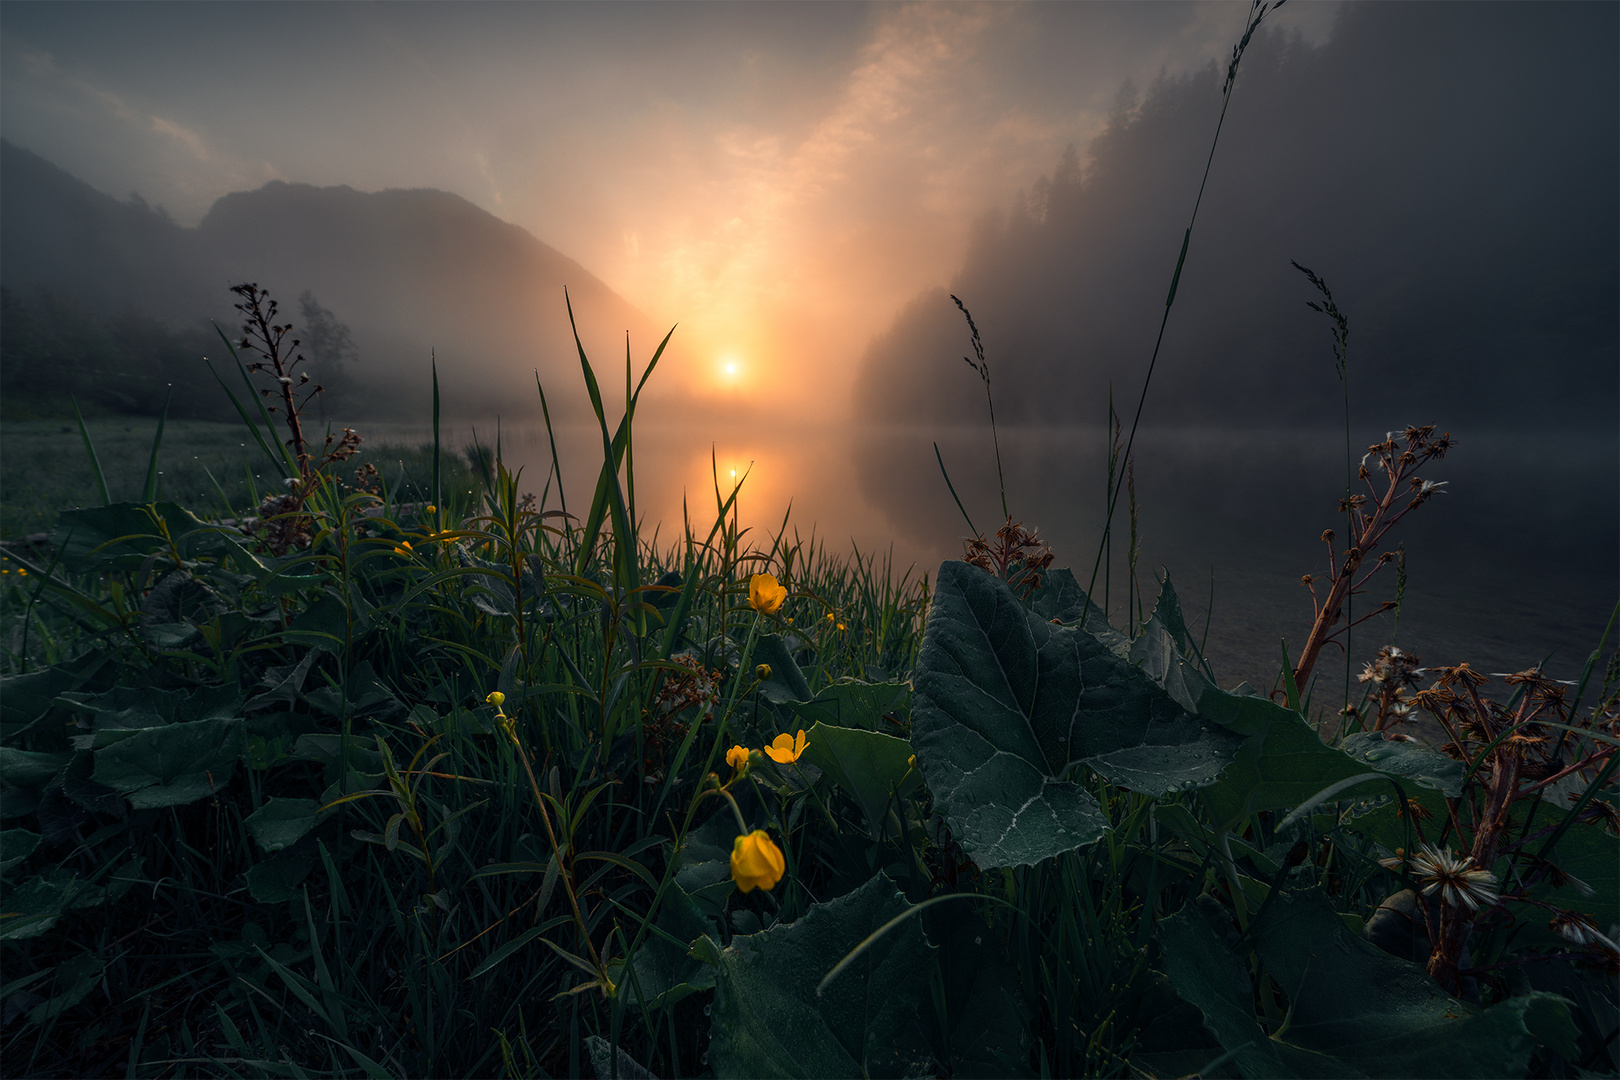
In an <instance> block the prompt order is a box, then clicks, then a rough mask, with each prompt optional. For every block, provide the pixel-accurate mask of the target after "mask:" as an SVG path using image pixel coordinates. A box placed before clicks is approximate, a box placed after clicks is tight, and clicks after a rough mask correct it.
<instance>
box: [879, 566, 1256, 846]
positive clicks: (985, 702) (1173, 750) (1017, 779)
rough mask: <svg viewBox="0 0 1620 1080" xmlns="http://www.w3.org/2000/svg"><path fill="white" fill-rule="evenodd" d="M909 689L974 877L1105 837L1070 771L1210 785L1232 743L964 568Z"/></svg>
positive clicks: (951, 584)
mask: <svg viewBox="0 0 1620 1080" xmlns="http://www.w3.org/2000/svg"><path fill="white" fill-rule="evenodd" d="M913 684H914V686H915V688H916V690H915V699H914V701H913V705H912V739H911V742H912V745H913V746H914V747H915V748H916V751H917V761H918V763H919V766H920V767H921V769H922V772H923V776H924V778H925V779H926V780H927V782H928V787H929V790H930V791H932V792H933V794H934V800H935V805H936V807H937V808H939V810H940V812H941V813H942V814H944V816H945V819H946V821H947V822H949V824H950V826H951V830H952V832H953V833H955V834H956V836H957V838H958V839H959V840H960V841H961V843H962V846H963V847H964V848H965V849H966V850H967V851H968V853H969V854H970V855H971V856H972V858H973V860H974V861H975V862H976V863H978V864H979V865H980V866H986V867H993V866H1009V865H1024V864H1030V863H1035V862H1038V861H1040V860H1041V859H1044V858H1047V857H1048V856H1051V855H1056V854H1059V853H1060V852H1064V851H1070V850H1073V849H1074V848H1077V847H1080V846H1082V845H1085V844H1088V843H1090V842H1091V841H1093V840H1095V839H1096V838H1097V837H1098V836H1100V835H1101V834H1102V829H1103V826H1104V819H1103V816H1102V813H1101V811H1100V810H1099V808H1098V806H1097V804H1096V800H1095V799H1094V798H1092V796H1091V795H1090V794H1089V793H1088V792H1087V791H1085V790H1084V789H1082V788H1081V787H1080V786H1079V785H1078V784H1076V783H1075V782H1073V780H1072V779H1071V777H1072V776H1074V775H1075V771H1076V767H1077V766H1080V765H1084V766H1087V767H1089V768H1091V769H1093V770H1095V771H1096V772H1097V773H1099V774H1100V775H1102V776H1103V777H1104V778H1105V779H1107V780H1108V781H1109V782H1111V783H1113V784H1116V785H1119V786H1121V787H1127V788H1130V789H1132V790H1135V791H1140V792H1143V793H1145V794H1150V795H1163V794H1166V793H1168V792H1171V791H1180V790H1191V789H1194V788H1199V787H1203V786H1206V785H1208V784H1211V783H1213V782H1214V781H1215V780H1216V778H1217V777H1218V776H1219V774H1220V770H1221V768H1222V766H1223V765H1225V763H1226V762H1227V761H1228V760H1230V758H1231V756H1232V754H1233V752H1234V751H1235V750H1236V748H1237V745H1238V742H1239V740H1238V739H1237V738H1235V737H1234V736H1233V735H1232V734H1231V733H1229V732H1227V731H1225V730H1222V729H1221V728H1220V727H1219V726H1217V725H1214V724H1208V723H1200V722H1199V721H1198V720H1197V719H1196V718H1194V717H1192V716H1190V715H1188V713H1187V712H1186V710H1185V709H1183V708H1182V707H1181V706H1180V705H1178V704H1177V703H1176V702H1175V701H1173V700H1172V699H1171V697H1170V695H1169V694H1167V693H1166V692H1165V691H1164V690H1163V689H1162V688H1161V687H1159V686H1158V685H1156V684H1155V683H1154V682H1153V680H1151V679H1150V678H1148V676H1147V675H1145V674H1143V672H1141V671H1140V670H1138V669H1137V668H1136V667H1135V666H1133V665H1132V664H1131V663H1130V662H1129V661H1128V660H1126V659H1125V658H1123V657H1122V656H1120V655H1119V654H1118V652H1116V651H1115V650H1114V649H1113V648H1111V647H1110V645H1109V643H1108V642H1107V641H1104V640H1103V639H1101V638H1099V637H1098V636H1096V635H1095V634H1093V633H1091V632H1089V631H1087V630H1086V629H1084V628H1082V627H1079V626H1066V625H1062V624H1060V623H1054V622H1052V621H1050V620H1049V619H1047V618H1043V617H1042V616H1041V615H1040V614H1038V613H1036V612H1034V611H1031V610H1028V609H1026V608H1025V607H1024V606H1023V605H1022V604H1021V603H1020V602H1019V601H1018V599H1017V598H1016V597H1015V596H1014V595H1013V593H1012V591H1011V590H1010V589H1008V587H1007V586H1006V584H1005V583H1003V582H1002V581H1000V580H999V579H997V578H995V577H993V576H991V575H989V574H987V573H984V572H983V571H981V570H978V569H975V568H974V567H971V566H969V565H967V564H966V563H959V562H948V563H945V564H943V565H942V566H941V567H940V572H939V582H938V586H937V588H936V589H935V592H934V599H933V606H932V607H931V609H930V611H929V616H928V628H927V632H926V633H925V635H924V637H923V645H922V652H921V654H920V656H919V658H918V661H917V670H916V674H915V676H914V678H913Z"/></svg>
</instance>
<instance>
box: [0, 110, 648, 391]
mask: <svg viewBox="0 0 1620 1080" xmlns="http://www.w3.org/2000/svg"><path fill="white" fill-rule="evenodd" d="M0 238H3V245H4V247H3V253H4V257H3V259H0V281H3V283H4V284H5V286H6V287H7V288H9V289H12V290H13V291H17V292H21V291H25V290H30V289H34V288H43V289H47V290H50V291H52V292H55V293H58V294H62V295H66V296H71V297H73V298H75V299H76V300H78V301H79V302H80V303H81V304H82V305H84V306H85V307H87V308H89V309H90V310H93V311H100V312H105V313H108V314H112V313H116V312H119V311H123V310H134V311H138V312H141V313H142V314H146V315H149V316H152V317H155V318H159V319H162V320H165V321H168V322H170V323H174V324H177V325H180V324H194V323H196V322H197V321H199V320H203V319H208V318H212V319H214V320H216V321H217V322H219V324H220V325H221V326H222V327H224V328H225V329H226V332H227V333H232V334H234V332H235V326H236V322H237V319H236V317H235V315H236V313H235V312H234V311H233V310H232V308H231V304H232V302H233V301H234V300H235V299H236V298H235V297H233V296H232V295H230V293H229V292H228V288H229V286H230V285H231V284H235V283H237V282H241V281H254V282H257V283H258V284H259V285H261V286H263V287H264V288H267V289H269V290H270V291H271V294H272V295H273V296H274V297H275V298H276V299H278V300H279V301H280V302H281V305H282V315H283V317H286V318H290V319H292V320H293V321H295V322H296V320H297V314H298V303H297V298H298V297H299V295H300V294H301V293H303V292H304V291H305V290H309V291H311V292H313V293H314V295H315V297H316V298H317V299H318V301H319V302H320V303H321V305H322V306H324V307H326V308H328V309H330V310H331V311H332V312H333V313H334V314H335V315H336V317H337V318H338V319H339V320H341V321H342V322H344V323H346V324H347V325H348V326H349V328H350V329H351V331H352V332H353V338H354V343H355V346H356V348H357V350H358V353H359V361H358V362H357V363H356V364H355V365H354V367H353V375H354V378H355V380H356V381H357V382H358V383H359V386H360V394H361V397H362V398H363V402H364V404H363V405H362V407H361V411H363V412H365V413H370V414H386V413H401V414H403V415H406V416H408V417H410V418H412V419H416V418H419V417H421V416H422V415H424V414H423V412H422V406H423V405H424V404H425V402H426V401H427V400H428V397H429V395H430V393H431V382H430V376H429V358H430V355H433V354H435V353H436V356H437V360H438V367H439V376H440V380H441V384H442V386H443V388H444V394H445V397H446V401H447V403H448V404H449V405H450V407H452V408H454V409H456V410H457V411H459V412H464V413H469V414H476V413H488V412H503V413H504V414H505V415H507V416H513V415H517V416H522V415H526V414H529V413H538V411H539V400H538V396H537V395H536V394H535V393H534V381H533V380H534V375H533V372H534V370H535V369H538V370H539V372H540V374H541V376H542V378H544V379H545V380H546V382H547V384H548V389H549V386H550V385H552V384H553V383H557V384H565V385H567V386H568V387H569V388H572V387H573V386H575V385H576V384H577V380H578V378H579V375H578V371H579V368H578V359H577V353H576V352H575V350H574V344H573V337H572V334H571V332H570V330H569V322H568V313H567V309H566V307H565V306H564V303H563V290H564V288H565V287H566V288H567V289H568V293H569V296H570V297H571V298H572V301H573V307H574V312H575V315H576V316H577V318H578V319H579V323H580V334H581V337H582V339H583V340H584V342H585V345H586V349H587V352H589V353H590V354H591V355H592V357H593V358H600V359H599V360H598V361H597V362H598V363H606V362H611V358H613V357H615V356H617V355H622V352H623V349H624V335H625V333H626V332H627V331H628V332H629V333H630V337H631V344H632V348H633V350H634V351H635V354H636V356H637V358H638V359H640V360H643V361H644V360H645V359H646V358H647V356H649V355H650V353H651V350H652V348H653V347H654V346H655V345H656V344H657V342H658V341H659V340H661V339H662V337H663V334H664V332H666V331H667V330H668V327H663V328H659V327H655V326H654V325H652V324H651V323H650V322H649V320H648V319H647V318H646V317H645V316H644V315H642V314H641V313H640V312H638V311H637V310H636V309H635V308H633V307H632V306H631V305H630V304H628V303H627V302H626V301H625V300H624V299H623V298H621V297H620V296H618V295H617V294H616V293H614V292H613V290H612V289H610V288H609V287H608V286H607V285H605V284H604V283H603V282H602V281H600V280H599V279H597V278H596V277H594V276H593V275H592V274H591V273H590V272H589V271H587V270H586V269H585V268H584V267H582V266H580V265H579V263H577V262H575V261H574V260H573V259H570V258H568V257H567V256H566V255H564V254H562V253H561V252H559V251H557V250H556V249H555V248H552V247H550V246H549V245H547V244H545V243H542V242H541V241H540V240H537V239H536V238H535V237H534V236H532V235H530V234H529V233H528V232H526V231H525V230H523V229H521V228H519V227H518V226H515V225H511V224H509V223H507V222H504V221H501V220H500V219H499V218H496V217H494V216H493V215H491V214H489V213H487V212H485V211H483V210H481V209H479V208H478V207H476V206H474V205H473V204H472V203H470V202H468V201H467V200H465V199H463V198H461V197H459V196H456V195H452V194H449V193H446V192H442V191H433V190H412V191H381V192H375V193H365V192H358V191H355V190H353V189H352V188H348V187H328V188H317V187H312V186H310V185H307V184H288V183H282V182H274V183H270V184H267V185H265V186H264V187H262V188H260V189H258V190H257V191H251V192H238V193H233V194H230V195H226V196H224V197H223V198H221V199H219V200H218V201H217V202H216V203H215V204H214V206H213V207H212V208H211V209H210V210H209V212H208V214H207V215H206V216H205V217H204V218H203V220H202V221H201V222H200V223H199V224H198V225H197V226H196V227H195V228H185V227H182V226H179V225H177V224H175V223H174V222H173V221H171V220H169V219H168V217H167V216H166V215H165V214H163V212H162V211H160V210H154V209H152V208H150V207H148V206H146V205H145V204H144V203H142V202H139V201H138V200H132V201H130V202H120V201H118V200H116V199H114V198H112V197H110V196H108V195H105V194H103V193H101V192H99V191H96V190H95V189H93V188H91V187H90V186H89V185H87V184H85V183H83V182H82V181H79V180H77V179H75V178H74V177H72V176H69V175H68V174H67V173H65V172H63V171H62V170H61V169H58V168H57V167H56V166H54V165H52V164H50V163H49V162H47V161H45V160H44V159H42V158H40V157H38V156H37V155H35V154H33V153H31V152H29V151H27V150H25V149H22V148H21V147H17V146H13V145H12V144H10V143H6V142H0ZM295 334H296V330H295ZM579 397H580V395H577V394H573V393H568V394H553V395H551V399H552V407H553V410H554V411H555V410H556V409H557V408H558V406H559V405H562V406H563V407H564V408H567V407H568V405H567V403H569V402H574V401H575V399H578V398H579Z"/></svg>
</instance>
